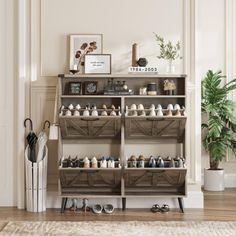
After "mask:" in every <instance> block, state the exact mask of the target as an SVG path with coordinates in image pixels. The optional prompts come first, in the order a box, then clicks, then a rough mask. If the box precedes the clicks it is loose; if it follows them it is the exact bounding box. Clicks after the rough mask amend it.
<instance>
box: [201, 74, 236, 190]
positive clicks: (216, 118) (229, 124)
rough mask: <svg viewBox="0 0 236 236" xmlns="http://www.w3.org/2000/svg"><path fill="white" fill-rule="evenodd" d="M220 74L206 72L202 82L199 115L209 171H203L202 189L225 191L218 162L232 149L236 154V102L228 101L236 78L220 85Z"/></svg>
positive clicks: (235, 85) (235, 87) (234, 86)
mask: <svg viewBox="0 0 236 236" xmlns="http://www.w3.org/2000/svg"><path fill="white" fill-rule="evenodd" d="M223 77H224V76H222V74H221V71H218V72H216V73H214V72H213V71H211V70H209V71H208V72H207V74H206V77H205V78H204V80H203V81H202V113H203V114H204V115H205V118H206V122H204V123H202V129H203V140H202V142H203V146H204V148H205V150H206V151H207V152H208V153H209V160H210V168H209V169H205V170H204V189H205V190H208V191H223V190H224V170H223V169H221V168H219V163H220V162H221V161H222V160H223V159H224V158H225V157H226V155H227V151H228V150H231V151H232V152H233V154H234V155H236V140H235V133H236V118H235V115H234V113H233V112H234V110H235V109H236V103H235V102H233V101H232V100H230V99H229V98H228V95H229V93H230V92H231V91H233V90H235V89H236V79H233V80H231V81H230V82H229V83H227V84H225V85H222V83H223V82H222V78H223Z"/></svg>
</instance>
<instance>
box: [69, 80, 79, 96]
mask: <svg viewBox="0 0 236 236" xmlns="http://www.w3.org/2000/svg"><path fill="white" fill-rule="evenodd" d="M81 91H82V83H81V82H69V94H71V95H80V94H81Z"/></svg>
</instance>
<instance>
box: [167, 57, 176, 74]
mask: <svg viewBox="0 0 236 236" xmlns="http://www.w3.org/2000/svg"><path fill="white" fill-rule="evenodd" d="M166 73H169V74H173V73H175V66H174V65H173V60H168V65H167V67H166Z"/></svg>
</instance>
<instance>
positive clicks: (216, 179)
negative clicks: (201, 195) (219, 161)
mask: <svg viewBox="0 0 236 236" xmlns="http://www.w3.org/2000/svg"><path fill="white" fill-rule="evenodd" d="M224 189H225V184H224V170H223V169H221V170H208V169H204V190H206V191H224Z"/></svg>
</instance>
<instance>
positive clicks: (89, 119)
mask: <svg viewBox="0 0 236 236" xmlns="http://www.w3.org/2000/svg"><path fill="white" fill-rule="evenodd" d="M81 120H83V121H96V120H100V119H99V118H92V119H91V118H81Z"/></svg>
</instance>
